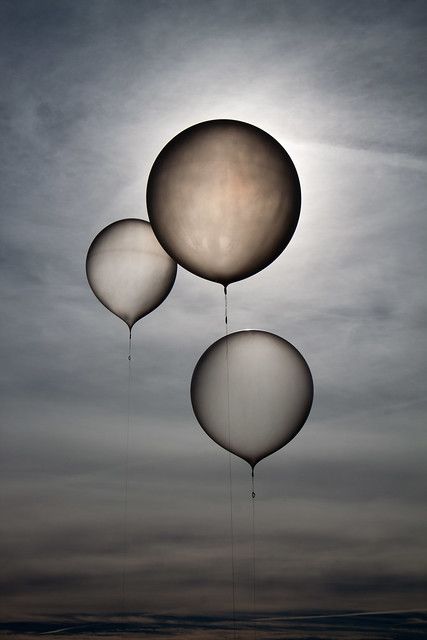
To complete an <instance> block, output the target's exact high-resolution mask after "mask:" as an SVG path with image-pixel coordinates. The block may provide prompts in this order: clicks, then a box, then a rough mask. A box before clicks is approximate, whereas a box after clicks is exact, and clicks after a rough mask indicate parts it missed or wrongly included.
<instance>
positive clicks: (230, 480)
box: [224, 286, 237, 640]
mask: <svg viewBox="0 0 427 640" xmlns="http://www.w3.org/2000/svg"><path fill="white" fill-rule="evenodd" d="M224 323H225V341H226V351H225V359H226V384H227V420H226V432H227V439H228V442H229V443H230V442H231V425H230V387H229V375H230V374H229V364H228V294H227V287H226V286H224ZM228 491H229V501H230V546H231V558H230V559H231V590H232V591H231V594H232V595H231V600H232V612H233V638H234V640H236V637H237V622H236V591H237V587H236V568H235V559H234V521H233V473H232V460H231V451H229V452H228Z"/></svg>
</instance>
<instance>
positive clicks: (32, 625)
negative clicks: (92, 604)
mask: <svg viewBox="0 0 427 640" xmlns="http://www.w3.org/2000/svg"><path fill="white" fill-rule="evenodd" d="M138 634H139V635H140V636H141V637H144V638H145V639H148V638H152V637H156V638H179V637H184V636H185V637H186V638H188V637H191V638H192V639H194V640H201V639H202V638H206V639H210V638H214V637H215V638H217V637H218V635H220V636H222V637H224V638H228V637H230V638H232V637H233V635H234V634H233V624H232V619H231V618H230V617H220V616H176V615H149V614H142V613H127V614H119V613H117V614H115V615H109V616H101V615H99V614H78V615H70V616H61V617H54V616H52V617H50V618H48V617H45V618H39V619H36V618H35V619H33V620H31V619H28V620H26V621H22V622H19V621H13V622H2V623H0V635H1V636H4V637H8V638H14V639H16V640H19V639H21V638H22V639H25V640H30V639H31V638H35V637H41V636H49V637H50V636H55V637H56V636H61V637H78V638H79V639H80V640H83V639H84V638H90V637H97V638H118V637H135V636H137V635H138ZM426 634H427V612H426V611H418V612H417V611H411V612H389V613H388V612H346V613H343V612H319V611H311V612H309V611H304V612H291V613H286V614H285V613H283V612H274V613H271V614H269V615H262V616H258V618H257V622H256V628H255V630H254V627H253V625H252V623H251V619H250V616H248V615H247V614H238V616H237V632H236V635H237V638H238V639H241V640H243V639H246V638H251V639H252V638H259V639H260V638H262V639H267V638H269V639H277V640H278V639H279V638H286V639H287V640H326V639H329V640H359V639H362V638H369V640H410V639H412V638H425V637H426Z"/></svg>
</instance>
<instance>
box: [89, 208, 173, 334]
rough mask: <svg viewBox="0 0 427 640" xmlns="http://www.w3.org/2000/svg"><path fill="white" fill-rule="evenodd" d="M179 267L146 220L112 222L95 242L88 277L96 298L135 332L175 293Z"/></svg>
mask: <svg viewBox="0 0 427 640" xmlns="http://www.w3.org/2000/svg"><path fill="white" fill-rule="evenodd" d="M176 269H177V267H176V263H175V262H174V261H173V260H172V258H170V256H169V255H168V254H167V253H166V252H165V251H164V250H163V249H162V247H161V246H160V244H159V243H158V241H157V239H156V237H155V235H154V233H153V230H152V228H151V225H150V224H149V222H146V221H145V220H139V219H137V218H128V219H125V220H119V221H118V222H113V224H110V225H109V226H108V227H106V228H105V229H103V230H102V231H101V232H100V233H99V234H98V235H97V236H96V238H95V239H94V241H93V242H92V244H91V246H90V248H89V251H88V254H87V258H86V274H87V279H88V281H89V284H90V286H91V288H92V291H93V292H94V294H95V295H96V297H97V298H98V299H99V300H100V301H101V302H102V304H103V305H104V306H105V307H107V309H109V310H110V311H111V312H112V313H114V314H115V315H116V316H118V317H119V318H121V319H122V320H123V321H124V322H126V324H127V325H128V327H129V329H132V327H133V325H134V324H135V322H137V321H138V320H139V319H140V318H142V317H144V316H146V315H147V314H148V313H150V312H151V311H153V310H154V309H155V308H156V307H158V306H159V304H161V303H162V302H163V300H164V299H165V298H166V296H167V295H168V294H169V292H170V290H171V289H172V286H173V283H174V281H175V276H176Z"/></svg>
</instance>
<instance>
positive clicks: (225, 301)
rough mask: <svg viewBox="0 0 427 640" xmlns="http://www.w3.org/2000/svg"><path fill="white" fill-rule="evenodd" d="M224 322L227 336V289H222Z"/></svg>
mask: <svg viewBox="0 0 427 640" xmlns="http://www.w3.org/2000/svg"><path fill="white" fill-rule="evenodd" d="M224 321H225V335H226V336H228V298H227V287H226V286H225V287H224Z"/></svg>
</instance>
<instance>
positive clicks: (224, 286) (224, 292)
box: [223, 284, 228, 296]
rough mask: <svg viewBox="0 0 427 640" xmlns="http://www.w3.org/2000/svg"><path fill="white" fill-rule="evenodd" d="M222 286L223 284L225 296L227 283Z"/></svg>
mask: <svg viewBox="0 0 427 640" xmlns="http://www.w3.org/2000/svg"><path fill="white" fill-rule="evenodd" d="M223 286H224V295H225V296H226V295H227V287H228V285H227V284H225V285H223Z"/></svg>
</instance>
